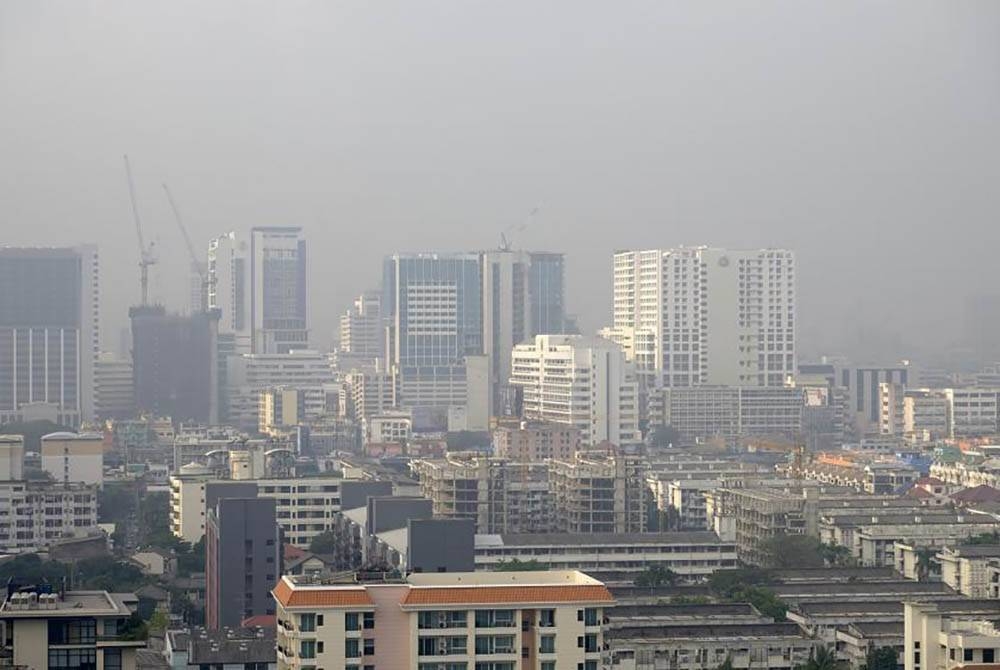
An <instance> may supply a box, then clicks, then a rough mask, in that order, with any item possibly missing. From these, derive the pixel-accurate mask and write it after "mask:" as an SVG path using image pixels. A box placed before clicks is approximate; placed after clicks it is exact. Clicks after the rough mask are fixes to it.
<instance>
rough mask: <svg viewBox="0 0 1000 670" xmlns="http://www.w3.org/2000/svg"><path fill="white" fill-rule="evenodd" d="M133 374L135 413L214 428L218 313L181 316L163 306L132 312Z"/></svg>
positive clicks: (216, 406)
mask: <svg viewBox="0 0 1000 670" xmlns="http://www.w3.org/2000/svg"><path fill="white" fill-rule="evenodd" d="M129 316H130V317H131V319H132V370H133V380H134V386H135V395H136V405H137V408H138V410H139V411H140V412H144V413H148V414H152V415H153V416H156V417H170V418H172V419H173V420H174V421H178V422H180V421H186V422H198V423H202V424H213V425H214V424H217V423H218V421H219V410H218V398H219V389H218V361H217V356H218V326H219V313H218V311H217V310H212V311H209V312H202V313H201V314H192V315H190V316H180V315H177V314H167V312H166V310H165V309H164V308H163V307H162V306H147V307H133V308H132V309H130V310H129Z"/></svg>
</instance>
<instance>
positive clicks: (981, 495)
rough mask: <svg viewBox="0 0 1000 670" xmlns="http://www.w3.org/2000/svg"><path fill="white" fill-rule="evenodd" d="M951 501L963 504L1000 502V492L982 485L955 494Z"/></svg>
mask: <svg viewBox="0 0 1000 670" xmlns="http://www.w3.org/2000/svg"><path fill="white" fill-rule="evenodd" d="M951 499H952V500H955V501H957V502H963V503H978V502H1000V490H998V489H995V488H993V487H992V486H986V485H985V484H981V485H980V486H973V487H972V488H970V489H962V490H961V491H959V492H958V493H953V494H952V495H951Z"/></svg>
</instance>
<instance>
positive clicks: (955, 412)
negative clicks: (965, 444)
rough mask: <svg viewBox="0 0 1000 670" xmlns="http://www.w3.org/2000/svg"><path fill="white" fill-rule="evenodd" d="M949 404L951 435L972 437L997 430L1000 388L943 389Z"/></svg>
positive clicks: (992, 433)
mask: <svg viewBox="0 0 1000 670" xmlns="http://www.w3.org/2000/svg"><path fill="white" fill-rule="evenodd" d="M944 393H945V397H947V398H948V401H949V403H950V404H951V433H952V434H951V436H952V437H973V436H979V435H995V434H996V433H997V432H998V425H997V420H998V412H1000V402H998V399H1000V390H998V389H986V388H954V389H945V391H944Z"/></svg>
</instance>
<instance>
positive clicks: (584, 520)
mask: <svg viewBox="0 0 1000 670" xmlns="http://www.w3.org/2000/svg"><path fill="white" fill-rule="evenodd" d="M549 490H550V491H551V494H552V501H553V505H554V507H555V509H556V510H558V513H557V514H556V515H555V519H554V521H555V527H556V529H557V530H558V531H560V532H563V533H641V532H644V531H645V530H646V496H647V488H646V482H645V460H644V459H643V458H641V457H639V456H635V455H631V454H626V453H622V452H617V453H616V452H614V451H612V450H610V449H608V450H603V451H598V450H593V451H580V452H577V453H576V456H575V458H574V459H572V460H566V461H560V460H552V461H549Z"/></svg>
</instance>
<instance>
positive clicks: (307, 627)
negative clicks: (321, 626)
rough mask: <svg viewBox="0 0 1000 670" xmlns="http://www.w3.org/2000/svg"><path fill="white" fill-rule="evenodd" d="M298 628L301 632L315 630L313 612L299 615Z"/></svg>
mask: <svg viewBox="0 0 1000 670" xmlns="http://www.w3.org/2000/svg"><path fill="white" fill-rule="evenodd" d="M299 630H300V631H302V632H303V633H312V632H313V631H315V630H316V615H315V614H300V615H299Z"/></svg>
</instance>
